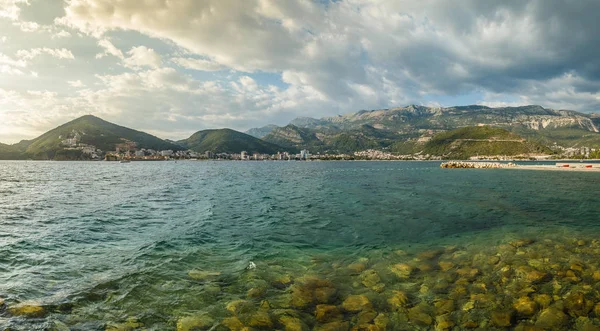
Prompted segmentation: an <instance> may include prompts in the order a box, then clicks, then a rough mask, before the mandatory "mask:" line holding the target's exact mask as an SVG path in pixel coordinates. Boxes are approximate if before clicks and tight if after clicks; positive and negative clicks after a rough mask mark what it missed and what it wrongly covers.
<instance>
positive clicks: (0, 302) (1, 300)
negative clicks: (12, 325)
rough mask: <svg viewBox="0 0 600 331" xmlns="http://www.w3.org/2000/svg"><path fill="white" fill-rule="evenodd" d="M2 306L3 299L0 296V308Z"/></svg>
mask: <svg viewBox="0 0 600 331" xmlns="http://www.w3.org/2000/svg"><path fill="white" fill-rule="evenodd" d="M3 307H4V299H2V298H1V297H0V309H2V308H3Z"/></svg>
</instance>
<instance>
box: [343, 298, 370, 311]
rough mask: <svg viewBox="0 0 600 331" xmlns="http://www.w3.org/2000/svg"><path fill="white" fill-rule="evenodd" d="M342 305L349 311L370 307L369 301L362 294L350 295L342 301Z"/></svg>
mask: <svg viewBox="0 0 600 331" xmlns="http://www.w3.org/2000/svg"><path fill="white" fill-rule="evenodd" d="M342 307H343V308H344V309H345V310H347V311H350V312H358V311H361V310H368V309H371V301H369V298H367V297H366V296H364V295H350V296H348V297H347V298H346V300H344V302H343V303H342Z"/></svg>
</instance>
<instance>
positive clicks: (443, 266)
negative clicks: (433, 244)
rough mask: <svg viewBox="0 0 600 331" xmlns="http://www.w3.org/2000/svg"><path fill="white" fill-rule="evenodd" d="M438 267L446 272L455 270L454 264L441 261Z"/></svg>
mask: <svg viewBox="0 0 600 331" xmlns="http://www.w3.org/2000/svg"><path fill="white" fill-rule="evenodd" d="M438 265H439V266H440V270H442V271H444V272H446V271H448V270H450V269H452V268H454V263H452V262H450V261H440V262H439V263H438Z"/></svg>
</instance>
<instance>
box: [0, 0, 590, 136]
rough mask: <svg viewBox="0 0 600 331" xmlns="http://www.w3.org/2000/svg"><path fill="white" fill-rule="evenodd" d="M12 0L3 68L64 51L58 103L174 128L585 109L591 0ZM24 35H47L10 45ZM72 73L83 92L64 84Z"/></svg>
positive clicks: (5, 8)
mask: <svg viewBox="0 0 600 331" xmlns="http://www.w3.org/2000/svg"><path fill="white" fill-rule="evenodd" d="M35 4H36V2H33V1H32V2H31V7H30V8H28V12H29V10H33V9H34V7H35ZM25 5H28V3H27V2H26V1H16V0H10V1H9V0H0V12H2V13H4V14H0V15H3V16H4V17H6V18H8V21H7V22H8V23H7V24H8V25H7V26H8V27H10V28H11V29H13V30H21V31H20V33H22V34H20V35H17V34H16V32H15V34H11V33H10V32H7V33H6V35H8V36H9V37H10V40H11V41H13V40H14V41H15V42H14V43H12V44H13V45H8V44H11V43H10V42H5V43H3V44H2V46H3V49H2V51H3V54H0V65H2V66H4V67H3V69H2V70H3V72H4V73H9V72H10V74H11V75H13V76H14V75H19V76H15V77H18V79H26V78H27V79H30V77H29V75H27V74H25V73H26V72H28V71H33V70H35V71H36V72H38V71H39V72H40V75H41V76H42V77H46V75H48V74H49V73H48V71H49V69H50V68H51V67H50V66H45V67H42V66H39V67H37V66H36V63H34V61H29V60H30V59H31V58H33V57H35V56H39V55H40V54H47V55H51V56H54V57H56V58H57V59H59V58H68V55H65V54H66V53H65V54H63V55H64V56H61V55H58V54H60V53H57V52H50V51H45V50H61V49H64V47H67V48H69V49H73V52H75V54H77V57H78V59H77V60H82V61H73V62H74V65H80V66H81V67H77V75H76V76H75V75H73V77H68V78H63V79H61V80H60V81H61V82H62V84H64V85H65V86H64V87H57V89H58V90H60V89H61V88H63V89H68V90H69V92H70V93H74V95H70V94H67V95H65V94H61V93H59V94H58V95H57V96H56V97H55V99H57V103H60V102H61V100H62V102H63V103H62V104H61V106H60V107H59V108H60V109H72V111H73V112H76V111H78V110H79V109H88V110H89V111H88V112H91V111H98V112H100V114H107V116H113V118H114V119H123V120H125V121H133V120H134V119H135V121H136V123H141V124H143V125H144V126H145V127H147V128H149V129H150V130H155V132H164V131H166V129H165V128H164V127H161V126H160V125H161V123H162V120H161V118H162V119H163V120H164V119H165V118H169V119H170V121H171V122H170V123H171V124H172V126H173V127H174V128H176V130H177V132H183V131H185V130H188V129H189V130H191V127H192V126H197V127H198V126H203V127H210V126H231V127H234V128H247V127H248V126H253V125H264V124H267V123H269V122H274V123H277V124H285V123H286V122H287V121H289V120H290V119H292V118H293V117H296V116H313V117H322V116H329V115H335V114H338V113H346V112H351V111H356V110H359V109H374V108H387V107H393V106H399V105H405V104H409V103H417V104H431V105H440V106H452V105H454V104H455V103H456V102H478V101H479V102H481V103H484V104H488V105H517V104H526V103H539V104H541V105H543V106H547V107H553V108H572V109H574V110H581V111H594V110H597V109H599V108H600V61H598V58H600V46H598V45H600V43H599V41H600V35H599V34H598V33H596V30H597V23H596V21H597V18H596V16H597V15H596V13H597V12H598V11H599V10H600V2H598V1H593V0H580V1H577V2H573V1H568V0H523V1H516V0H515V1H513V0H509V1H502V2H499V1H492V2H482V1H479V0H461V1H459V2H449V1H445V0H430V1H413V0H397V1H387V0H369V1H363V0H342V1H309V0H290V1H277V0H245V1H237V0H204V1H196V0H178V1H168V0H153V1H121V0H68V1H65V2H61V4H60V5H61V6H64V11H63V10H62V8H61V11H56V12H57V13H58V12H62V13H61V14H59V16H61V17H58V18H56V19H54V25H45V24H48V23H47V22H45V23H43V22H38V21H36V22H28V21H24V20H20V17H21V15H20V14H19V6H25ZM22 16H24V15H22ZM36 24H37V25H36ZM36 29H37V31H34V30H36ZM23 31H34V32H35V33H33V32H23ZM29 34H30V35H32V36H34V37H35V36H38V37H39V36H46V35H47V36H48V37H47V38H46V39H45V40H43V42H41V41H40V40H39V38H38V39H37V40H35V41H31V45H29V44H27V46H20V45H21V43H27V42H29V38H27V37H23V36H27V35H29ZM59 35H61V36H60V37H61V38H59ZM69 36H77V38H67V37H69ZM32 39H33V38H32ZM72 39H74V40H72ZM17 40H18V41H19V43H17V42H16V41H17ZM113 41H114V42H115V44H116V45H117V46H118V47H117V46H115V44H113ZM117 41H118V43H117ZM5 44H6V45H8V46H12V48H5V46H6V45H5ZM93 44H96V45H97V46H98V49H99V50H94V48H93V47H94V46H93ZM14 45H19V46H18V48H26V47H31V49H32V50H31V51H28V52H21V53H19V52H16V50H17V49H18V48H15V47H16V46H14ZM71 45H72V47H71ZM90 45H92V46H90ZM90 49H91V52H92V53H91V55H90ZM35 50H37V51H35ZM15 52H16V54H17V56H15V55H14V54H15ZM4 54H6V55H4ZM80 54H81V55H80ZM71 55H72V54H71ZM80 56H81V57H82V59H80ZM94 57H95V58H94ZM97 59H103V60H102V62H101V63H102V65H98V64H99V62H98V61H96V60H97ZM29 62H31V63H29ZM38 65H39V64H38ZM25 67H27V70H25V69H23V68H25ZM190 70H193V71H190ZM81 72H85V75H82V74H81ZM188 73H190V74H189V75H188ZM54 74H56V73H54ZM61 78H62V77H61ZM78 80H80V81H81V83H82V84H84V86H85V88H83V86H82V87H81V88H79V87H78V88H77V89H76V91H72V90H73V87H74V86H71V85H69V83H68V82H69V81H70V82H75V81H78ZM38 81H40V83H39V84H42V83H41V81H43V79H39V80H38ZM28 84H29V81H27V84H25V83H23V84H20V85H22V86H29V85H28ZM0 87H4V88H7V85H0ZM11 88H12V87H11ZM52 88H53V86H44V85H40V86H36V89H37V90H42V91H43V90H47V89H52ZM20 92H23V91H20ZM31 97H32V96H26V98H25V99H27V98H31ZM57 107H58V106H57ZM61 107H62V108H61ZM124 113H127V114H128V115H127V116H125V115H122V114H124ZM153 121H156V122H153ZM134 124H135V123H134Z"/></svg>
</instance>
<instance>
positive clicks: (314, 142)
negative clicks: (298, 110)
mask: <svg viewBox="0 0 600 331" xmlns="http://www.w3.org/2000/svg"><path fill="white" fill-rule="evenodd" d="M481 126H489V127H495V128H499V129H503V130H502V132H500V131H493V132H492V131H489V130H488V131H485V130H484V131H482V130H468V131H466V132H467V133H468V134H474V135H481V134H482V133H483V134H488V136H489V138H490V139H489V140H490V141H491V140H494V141H495V142H494V144H496V145H498V141H496V140H497V139H499V138H498V137H507V136H509V135H510V136H511V139H510V140H512V141H514V142H518V141H519V140H520V139H522V140H523V141H524V142H525V140H526V141H527V144H526V145H527V147H525V145H522V146H519V147H514V146H513V147H511V148H509V149H508V150H509V151H514V152H515V153H517V152H519V153H521V152H524V151H530V152H531V151H536V152H539V153H551V150H550V148H552V149H553V150H555V151H556V149H557V148H581V147H586V148H600V133H599V131H600V130H599V128H600V116H599V115H598V114H584V113H579V112H575V111H568V110H552V109H546V108H543V107H541V106H524V107H502V108H490V107H486V106H475V105H474V106H461V107H449V108H432V107H424V106H415V105H410V106H407V107H399V108H391V109H379V110H369V111H367V110H363V111H359V112H356V113H351V114H346V115H340V116H335V117H325V118H321V119H315V118H308V117H301V118H296V119H294V120H293V121H291V122H290V124H288V125H286V126H283V127H278V126H275V125H267V126H265V127H262V128H255V129H250V130H248V131H247V133H241V132H237V131H234V130H231V129H216V130H202V131H198V132H196V133H195V134H193V135H192V136H190V137H189V138H187V139H183V140H180V141H177V142H174V141H167V140H163V139H160V138H158V137H155V136H153V135H150V134H147V133H144V132H141V131H137V130H133V129H129V128H125V127H122V126H119V125H116V124H112V123H109V122H106V121H104V120H102V119H100V118H97V117H94V116H91V115H88V116H83V117H81V118H78V119H76V120H73V121H71V122H68V123H66V124H64V125H61V126H59V127H57V128H55V129H53V130H50V131H48V132H47V133H45V134H43V135H41V136H40V137H37V138H35V139H33V140H24V141H21V142H19V143H17V144H14V145H6V144H0V159H81V158H82V155H81V154H80V153H78V152H76V151H74V148H69V147H73V146H74V145H73V141H72V140H69V139H73V138H76V141H77V143H78V144H83V145H84V146H85V145H91V146H94V147H95V148H97V149H100V150H102V151H104V152H106V151H113V150H115V148H117V147H118V146H120V145H123V144H126V145H127V146H128V147H133V148H136V149H141V148H144V149H153V150H173V151H177V150H188V149H189V150H192V151H195V152H198V153H204V152H206V151H211V152H214V153H240V152H241V151H247V152H250V153H263V154H273V153H276V152H278V151H289V152H297V151H299V150H300V149H309V150H310V151H311V152H312V153H331V154H336V153H353V152H357V151H364V150H367V149H376V150H386V151H389V152H391V153H397V154H413V153H422V152H428V153H431V152H435V151H444V147H440V146H439V142H440V141H442V142H443V141H446V142H447V143H448V144H451V142H449V141H448V139H450V140H452V139H453V138H451V137H453V135H454V133H451V134H450V135H449V136H447V137H446V138H444V136H443V133H444V132H448V131H452V130H456V129H460V128H466V127H481ZM457 134H459V135H461V134H465V132H462V133H461V132H458V133H457ZM440 137H442V138H443V139H441V138H440ZM448 137H450V138H448ZM438 138H440V139H441V140H440V139H438ZM457 139H459V138H457ZM431 141H434V142H436V141H437V142H438V145H436V146H432V145H431V143H430V142H431ZM428 143H429V145H428ZM454 145H457V144H456V143H455V144H454ZM459 145H460V144H459ZM463 145H464V144H463ZM479 145H481V144H479ZM513 145H514V144H513ZM481 148H483V147H481V146H479V147H477V148H475V149H473V148H471V149H468V150H472V151H474V150H481ZM486 148H487V150H490V151H493V150H496V149H494V148H491V147H490V146H489V144H488V146H486V147H485V148H483V149H484V150H485V149H486ZM465 153H467V154H468V153H470V152H468V151H467V152H465ZM465 153H462V154H460V153H458V154H460V157H464V156H465V155H466V154H465ZM451 154H452V153H450V154H448V153H444V155H446V156H448V155H451ZM454 154H456V153H454ZM458 154H457V157H458Z"/></svg>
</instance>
